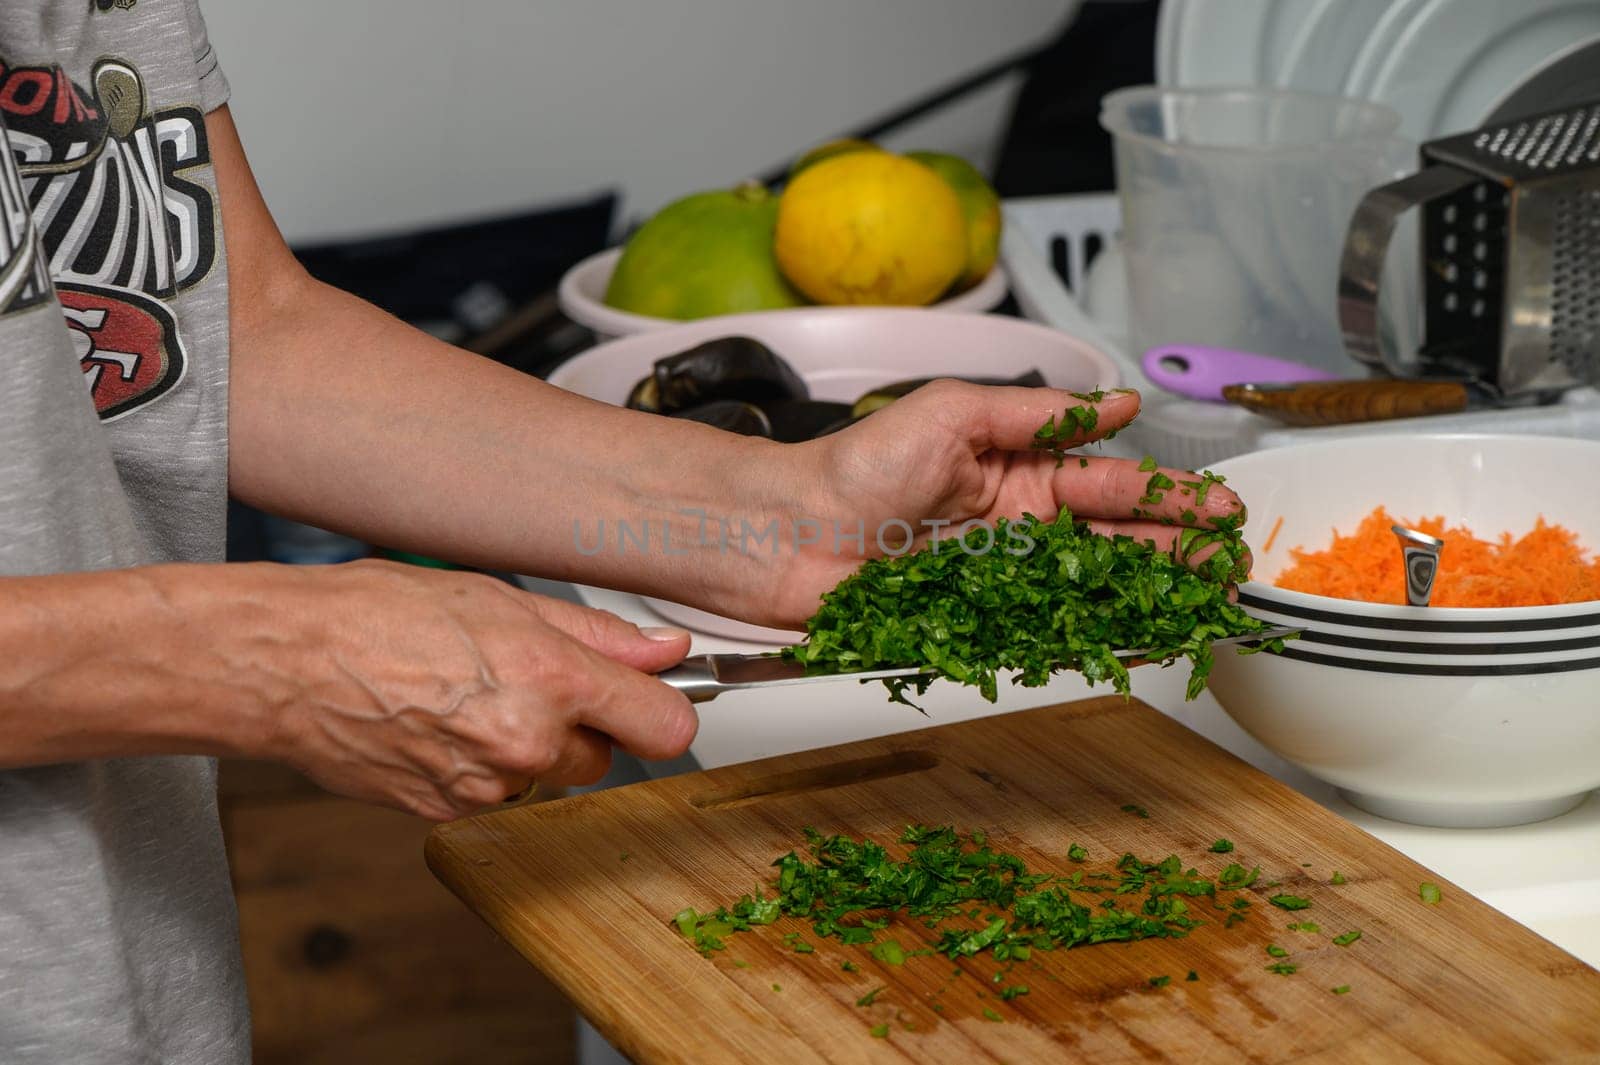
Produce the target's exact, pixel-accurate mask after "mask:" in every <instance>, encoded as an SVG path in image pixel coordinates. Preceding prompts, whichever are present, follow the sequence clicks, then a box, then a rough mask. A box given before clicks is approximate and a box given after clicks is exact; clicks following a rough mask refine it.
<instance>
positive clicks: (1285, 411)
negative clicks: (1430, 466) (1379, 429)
mask: <svg viewBox="0 0 1600 1065" xmlns="http://www.w3.org/2000/svg"><path fill="white" fill-rule="evenodd" d="M1559 395H1560V393H1559V392H1554V393H1550V392H1545V393H1534V394H1531V395H1528V396H1518V397H1516V398H1514V399H1508V398H1507V397H1505V396H1502V395H1500V394H1499V393H1498V392H1496V391H1495V390H1494V389H1493V388H1491V387H1489V386H1488V385H1484V384H1481V383H1479V382H1477V381H1466V380H1450V381H1435V380H1403V381H1402V380H1394V379H1382V380H1371V381H1308V382H1304V383H1301V384H1274V383H1261V384H1245V385H1228V386H1227V387H1226V388H1224V389H1223V390H1222V396H1223V398H1224V399H1226V400H1227V401H1228V402H1229V403H1233V404H1236V405H1238V406H1240V407H1243V408H1244V409H1246V410H1248V411H1253V412H1254V413H1256V414H1260V415H1262V416H1264V417H1267V418H1272V419H1275V420H1277V421H1280V422H1283V423H1284V424H1285V425H1311V426H1315V425H1349V424H1351V423H1354V422H1376V421H1386V420H1388V419H1390V418H1416V417H1421V416H1423V415H1427V414H1456V413H1459V412H1461V411H1466V410H1484V409H1498V408H1502V407H1520V406H1535V405H1537V404H1540V403H1548V402H1550V401H1551V400H1552V399H1555V398H1556V397H1557V396H1559Z"/></svg>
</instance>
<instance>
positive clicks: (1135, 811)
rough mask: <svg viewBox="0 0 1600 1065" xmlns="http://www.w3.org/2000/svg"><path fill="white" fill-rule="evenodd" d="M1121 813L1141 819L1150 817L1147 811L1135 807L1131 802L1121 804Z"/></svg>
mask: <svg viewBox="0 0 1600 1065" xmlns="http://www.w3.org/2000/svg"><path fill="white" fill-rule="evenodd" d="M1122 812H1123V813H1125V814H1132V815H1133V816H1135V817H1143V818H1146V819H1148V818H1149V817H1150V811H1149V810H1146V809H1145V808H1144V807H1143V806H1137V805H1135V804H1133V803H1131V802H1130V803H1124V804H1123V806H1122Z"/></svg>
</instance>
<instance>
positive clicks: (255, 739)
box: [0, 566, 275, 768]
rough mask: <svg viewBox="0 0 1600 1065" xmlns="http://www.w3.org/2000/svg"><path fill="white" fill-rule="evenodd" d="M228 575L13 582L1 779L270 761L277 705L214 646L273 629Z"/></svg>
mask: <svg viewBox="0 0 1600 1065" xmlns="http://www.w3.org/2000/svg"><path fill="white" fill-rule="evenodd" d="M223 569H224V567H221V566H157V567H146V568H140V569H124V570H113V571H107V572H102V573H85V574H65V575H54V576H48V577H9V578H0V768H15V767H18V766H29V765H45V764H51V763H56V762H70V761H81V760H85V759H94V758H109V757H120V756H126V755H140V754H156V753H164V754H217V755H222V754H258V755H259V754H263V753H266V752H267V751H269V750H271V749H272V742H271V737H272V734H273V729H274V728H275V724H274V720H273V715H272V713H271V709H270V703H271V697H270V691H269V690H268V688H267V687H265V686H263V685H260V684H257V683H254V679H253V678H252V677H251V676H250V671H249V670H248V669H240V668H238V664H237V663H232V662H229V661H227V660H226V659H225V658H224V657H223V648H224V647H225V646H232V647H234V648H238V647H239V646H240V644H239V642H238V641H237V640H235V641H233V642H231V643H228V644H222V643H219V642H217V641H215V640H213V639H211V638H209V637H210V636H214V635H215V634H216V633H217V631H218V629H219V626H221V625H222V624H224V623H225V622H226V623H228V624H229V625H230V627H231V628H232V630H233V631H234V632H235V633H239V632H244V631H248V630H254V631H258V632H261V633H269V632H271V625H270V623H264V624H263V622H266V619H265V618H261V617H258V616H257V615H259V614H260V613H261V607H260V605H259V603H254V602H252V601H251V599H250V598H249V597H248V596H247V595H240V594H238V593H239V592H240V591H241V590H242V586H241V588H237V589H234V591H232V592H228V591H225V590H224V589H223V588H222V587H220V585H221V584H222V582H223V581H224V580H225V579H226V580H228V581H229V582H230V583H232V584H239V581H238V580H237V579H235V573H229V574H227V575H226V578H225V575H224V573H223ZM228 569H230V570H235V571H239V570H247V569H250V567H228ZM238 575H239V576H243V574H238Z"/></svg>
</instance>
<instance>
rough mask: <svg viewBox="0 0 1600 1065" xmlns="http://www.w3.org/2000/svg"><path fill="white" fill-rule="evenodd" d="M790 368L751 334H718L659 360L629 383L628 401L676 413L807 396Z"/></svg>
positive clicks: (636, 406)
mask: <svg viewBox="0 0 1600 1065" xmlns="http://www.w3.org/2000/svg"><path fill="white" fill-rule="evenodd" d="M810 398H811V392H810V390H809V389H807V388H806V383H805V382H804V381H803V380H801V379H800V375H799V374H797V373H795V371H794V367H792V366H790V365H789V364H788V363H787V362H785V361H783V359H782V358H781V357H779V356H778V355H777V354H776V353H775V352H774V351H773V350H772V349H771V348H769V347H767V346H766V345H765V344H763V343H761V342H760V341H759V340H752V339H751V338H750V337H739V336H735V337H718V338H717V339H715V340H708V341H706V342H705V343H703V344H697V345H695V346H694V347H692V348H690V349H689V350H687V351H682V352H679V353H678V354H676V355H668V356H666V357H665V358H662V359H657V360H656V363H655V366H654V367H653V368H652V370H651V373H650V376H649V377H646V378H644V379H643V380H641V381H640V382H639V383H638V384H636V385H634V386H633V390H632V391H631V392H630V393H629V394H628V404H627V405H628V406H629V407H630V408H631V409H633V410H643V411H651V412H653V413H656V414H677V413H679V412H680V411H684V410H687V409H689V408H691V407H698V406H701V405H702V404H708V403H711V402H712V401H714V400H740V401H742V402H745V403H754V404H767V403H773V402H777V401H780V400H803V399H810Z"/></svg>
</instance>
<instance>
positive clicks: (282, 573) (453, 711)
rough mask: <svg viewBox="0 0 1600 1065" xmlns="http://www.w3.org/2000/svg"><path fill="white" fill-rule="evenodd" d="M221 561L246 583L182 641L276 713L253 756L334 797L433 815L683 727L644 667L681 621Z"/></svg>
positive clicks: (598, 762) (347, 572) (677, 750)
mask: <svg viewBox="0 0 1600 1065" xmlns="http://www.w3.org/2000/svg"><path fill="white" fill-rule="evenodd" d="M227 570H228V571H229V576H230V577H231V578H233V579H234V580H235V582H243V587H242V588H241V587H239V586H238V583H236V584H235V587H234V588H233V591H234V593H235V595H237V596H239V599H238V601H237V602H235V604H234V605H233V607H232V609H231V610H230V611H229V615H230V620H227V621H224V622H223V623H222V624H221V625H220V626H218V627H215V628H213V630H212V632H211V634H210V636H209V638H207V639H206V640H203V641H200V640H197V641H196V643H195V644H194V646H196V647H197V649H199V651H200V653H202V654H204V655H206V656H207V657H208V658H210V659H212V664H213V665H214V666H217V667H221V668H223V669H225V670H227V671H228V672H229V673H230V674H231V675H232V676H233V677H234V679H235V683H236V684H238V685H241V686H243V687H244V688H246V689H247V690H249V691H251V692H254V693H255V694H256V695H257V696H258V697H260V698H263V699H265V700H266V701H267V702H268V704H269V705H270V706H271V707H272V713H273V715H274V720H275V722H276V727H275V728H274V729H273V730H272V733H271V736H272V738H271V740H270V741H269V750H267V751H265V752H260V751H258V752H255V753H256V754H257V755H261V754H265V755H266V756H268V757H273V758H276V759H278V760H280V761H283V762H286V763H288V764H289V765H292V766H294V767H295V768H297V769H299V770H301V771H302V772H304V773H305V774H306V775H307V776H309V777H310V778H311V779H313V780H315V781H316V782H317V783H318V784H321V785H322V786H323V787H325V788H327V789H329V790H330V791H334V792H338V793H340V794H343V795H348V796H351V797H353V798H358V799H366V800H369V801H372V802H378V803H383V804H385V805H389V806H395V807H399V808H400V809H403V810H408V811H410V812H412V813H416V814H420V815H422V816H424V817H428V818H432V819H436V820H445V819H448V818H451V817H456V816H460V815H462V814H467V813H470V812H472V811H473V810H476V809H479V808H482V807H485V806H489V805H492V804H496V803H499V802H501V801H502V800H504V799H505V798H506V797H507V796H510V795H512V794H515V793H517V792H519V791H522V790H523V789H525V788H526V787H527V786H528V785H529V784H530V783H531V782H534V781H538V782H541V783H545V784H552V785H556V784H585V783H592V782H593V781H595V780H597V779H599V778H600V777H601V776H602V775H603V774H604V773H605V771H606V769H607V767H608V766H609V765H610V762H611V748H612V744H613V743H615V744H616V745H617V746H620V747H622V748H623V749H624V750H627V751H629V752H631V753H633V754H635V755H637V756H639V757H641V758H645V759H662V758H672V757H676V756H678V755H680V754H682V753H683V752H684V751H685V750H686V749H687V748H688V746H689V741H690V740H691V739H693V737H694V734H695V729H696V727H697V718H696V715H695V713H694V710H693V709H692V708H691V707H690V705H689V703H688V701H687V700H686V699H685V698H684V697H683V696H682V695H680V694H678V692H676V691H674V690H673V689H672V688H670V687H668V686H667V685H665V684H663V683H661V682H660V681H658V680H655V679H654V678H653V677H651V676H649V675H648V674H651V673H655V672H659V671H660V670H663V669H666V668H667V667H669V666H672V665H674V664H676V663H677V662H678V661H679V660H681V659H682V658H683V656H684V654H685V653H686V652H687V651H688V648H689V636H688V634H687V633H685V632H682V631H681V630H676V629H668V630H641V629H639V628H637V627H635V626H633V625H631V624H628V623H627V622H624V621H622V620H621V619H619V618H617V617H616V616H615V615H612V614H608V613H604V612H602V611H598V610H590V609H588V608H586V607H580V606H575V605H573V604H570V603H565V602H561V601H559V600H554V599H548V598H544V597H541V596H536V595H531V594H528V593H526V592H522V591H519V590H517V589H515V588H512V587H510V586H509V585H507V584H505V583H503V582H501V581H498V580H494V579H492V578H488V577H483V576H479V575H475V574H467V573H452V572H442V571H437V570H426V569H419V568H414V567H409V566H399V565H393V564H390V563H381V562H358V563H353V564H351V565H345V566H331V567H307V568H305V569H299V568H294V567H283V566H230V567H227ZM182 594H183V593H182V592H179V593H178V596H179V597H180V598H181V596H182ZM206 613H207V612H205V611H187V612H183V613H182V614H181V615H177V616H181V617H187V618H192V619H194V622H195V623H196V624H201V625H203V624H205V622H204V621H202V620H201V619H202V617H203V616H204V615H205V614H206ZM210 620H211V622H212V623H213V624H215V623H216V622H217V620H218V619H217V618H215V616H212V617H211V618H210ZM196 635H197V636H198V635H199V633H196Z"/></svg>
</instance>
